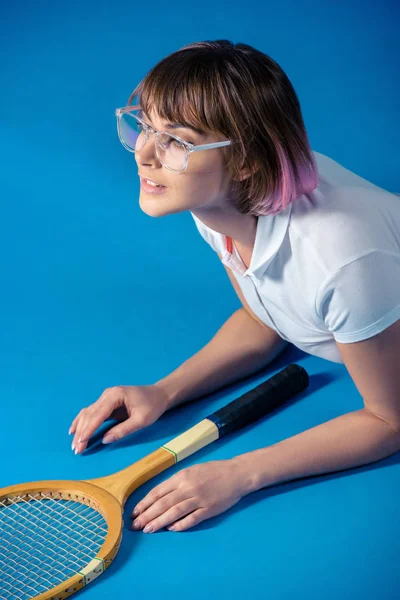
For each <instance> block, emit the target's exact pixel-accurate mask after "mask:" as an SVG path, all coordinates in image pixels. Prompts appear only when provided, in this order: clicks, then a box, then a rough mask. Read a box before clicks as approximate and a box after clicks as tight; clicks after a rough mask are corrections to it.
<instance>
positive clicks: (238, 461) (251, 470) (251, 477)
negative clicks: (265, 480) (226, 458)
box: [231, 452, 262, 497]
mask: <svg viewBox="0 0 400 600" xmlns="http://www.w3.org/2000/svg"><path fill="white" fill-rule="evenodd" d="M253 455H254V452H247V453H246V454H239V455H238V456H235V457H234V458H232V459H231V461H232V463H233V465H234V466H235V468H236V469H237V473H238V479H239V481H240V485H241V491H242V497H243V496H247V495H248V494H251V493H252V492H255V491H257V490H259V489H260V487H262V486H261V484H260V481H261V477H260V475H261V474H260V473H259V470H258V468H257V462H256V461H255V460H254V457H253Z"/></svg>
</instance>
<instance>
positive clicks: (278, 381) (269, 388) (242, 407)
mask: <svg viewBox="0 0 400 600" xmlns="http://www.w3.org/2000/svg"><path fill="white" fill-rule="evenodd" d="M308 384H309V377H308V373H307V371H306V370H305V369H303V367H300V365H296V364H291V365H288V366H287V367H285V368H284V369H282V371H280V372H279V373H277V374H276V375H273V377H271V378H270V379H267V381H264V382H263V383H261V384H260V385H258V386H257V387H255V388H253V389H252V390H250V391H249V392H246V393H245V394H243V396H240V398H237V399H236V400H233V402H230V403H229V404H227V405H226V406H223V407H222V408H220V409H219V410H217V411H216V412H215V413H213V414H212V415H210V416H209V417H207V419H209V420H210V421H212V422H213V423H215V425H216V426H217V427H218V429H219V437H220V438H221V437H222V436H224V435H227V434H228V433H232V432H233V431H235V430H237V429H240V428H241V427H245V426H246V425H249V424H250V423H254V421H257V419H259V418H260V417H263V416H264V415H266V414H268V413H269V412H271V411H273V410H274V409H275V408H276V407H277V406H280V405H281V404H283V403H284V402H285V401H286V400H288V399H289V398H291V397H292V396H294V395H295V394H298V393H299V392H302V391H303V390H305V389H306V388H307V387H308Z"/></svg>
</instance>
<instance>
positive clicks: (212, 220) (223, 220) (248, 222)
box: [191, 208, 258, 252]
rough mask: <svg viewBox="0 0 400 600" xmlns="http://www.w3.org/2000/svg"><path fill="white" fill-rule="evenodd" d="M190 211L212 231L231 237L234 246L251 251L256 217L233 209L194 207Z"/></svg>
mask: <svg viewBox="0 0 400 600" xmlns="http://www.w3.org/2000/svg"><path fill="white" fill-rule="evenodd" d="M191 212H192V214H194V215H195V216H196V217H197V218H198V219H200V221H201V222H202V223H204V224H205V225H207V227H210V229H212V230H213V231H217V232H218V233H222V234H223V235H226V236H228V237H230V238H232V240H233V241H234V242H235V245H236V246H239V247H240V248H243V249H244V250H246V251H248V252H252V251H253V248H254V242H255V239H256V231H257V221H258V217H255V216H254V215H243V214H241V213H239V212H237V211H235V210H234V209H231V210H229V209H227V210H223V209H217V210H213V211H210V210H207V211H203V210H198V209H197V208H196V209H195V210H192V211H191Z"/></svg>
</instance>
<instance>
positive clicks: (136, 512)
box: [132, 508, 139, 517]
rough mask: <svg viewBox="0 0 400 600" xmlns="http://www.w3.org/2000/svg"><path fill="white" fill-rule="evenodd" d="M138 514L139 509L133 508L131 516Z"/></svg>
mask: <svg viewBox="0 0 400 600" xmlns="http://www.w3.org/2000/svg"><path fill="white" fill-rule="evenodd" d="M138 514H139V511H138V509H137V508H135V510H134V511H133V513H132V517H137V516H138Z"/></svg>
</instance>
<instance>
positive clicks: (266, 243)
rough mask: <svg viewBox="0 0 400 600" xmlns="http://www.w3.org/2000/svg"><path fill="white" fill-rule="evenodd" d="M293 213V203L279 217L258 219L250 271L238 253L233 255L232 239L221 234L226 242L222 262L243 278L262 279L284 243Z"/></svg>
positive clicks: (269, 216) (263, 216) (268, 216)
mask: <svg viewBox="0 0 400 600" xmlns="http://www.w3.org/2000/svg"><path fill="white" fill-rule="evenodd" d="M291 212H292V203H290V204H289V206H288V207H287V208H286V209H284V210H281V211H280V212H279V213H278V214H277V215H261V216H259V217H258V221H257V229H256V238H255V242H254V248H253V253H252V255H251V261H250V265H249V268H248V269H246V266H245V265H244V263H243V261H242V260H241V258H240V256H239V254H238V253H237V251H236V256H235V255H234V254H233V243H232V239H231V238H230V237H228V236H224V235H222V234H219V235H221V236H222V237H223V238H224V242H225V253H224V256H223V258H222V262H223V263H224V264H227V265H228V266H230V267H231V268H233V269H234V270H235V271H237V272H238V273H239V274H240V275H241V276H242V277H246V276H251V275H253V276H254V277H256V278H257V277H260V276H261V275H262V273H264V272H265V271H266V269H267V268H268V266H269V264H270V263H271V261H272V260H273V258H274V257H275V255H276V254H277V252H278V250H279V248H280V247H281V245H282V243H283V240H284V238H285V235H286V231H287V228H288V226H289V221H290V215H291Z"/></svg>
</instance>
